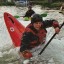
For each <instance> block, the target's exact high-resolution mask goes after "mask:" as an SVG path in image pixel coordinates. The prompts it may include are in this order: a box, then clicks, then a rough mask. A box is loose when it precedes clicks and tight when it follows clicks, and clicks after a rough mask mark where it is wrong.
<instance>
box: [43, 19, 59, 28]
mask: <svg viewBox="0 0 64 64" xmlns="http://www.w3.org/2000/svg"><path fill="white" fill-rule="evenodd" d="M43 25H44V27H45V28H48V27H52V26H53V27H54V28H56V27H59V23H58V21H56V20H45V21H43Z"/></svg>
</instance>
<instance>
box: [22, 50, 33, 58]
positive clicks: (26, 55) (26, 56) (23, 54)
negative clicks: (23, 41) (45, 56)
mask: <svg viewBox="0 0 64 64" xmlns="http://www.w3.org/2000/svg"><path fill="white" fill-rule="evenodd" d="M21 56H23V57H24V58H25V59H29V58H31V57H32V53H31V52H30V51H29V50H25V51H23V52H21Z"/></svg>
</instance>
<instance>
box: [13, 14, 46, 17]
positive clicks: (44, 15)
mask: <svg viewBox="0 0 64 64" xmlns="http://www.w3.org/2000/svg"><path fill="white" fill-rule="evenodd" d="M40 15H41V16H42V17H46V16H47V13H43V14H40ZM14 17H15V18H20V17H24V16H19V15H15V16H14Z"/></svg>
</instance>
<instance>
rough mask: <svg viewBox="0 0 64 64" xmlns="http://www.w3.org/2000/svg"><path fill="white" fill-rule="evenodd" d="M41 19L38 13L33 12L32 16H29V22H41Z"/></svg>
mask: <svg viewBox="0 0 64 64" xmlns="http://www.w3.org/2000/svg"><path fill="white" fill-rule="evenodd" d="M42 21H43V19H42V17H41V16H40V15H39V14H33V16H32V17H31V23H35V22H42Z"/></svg>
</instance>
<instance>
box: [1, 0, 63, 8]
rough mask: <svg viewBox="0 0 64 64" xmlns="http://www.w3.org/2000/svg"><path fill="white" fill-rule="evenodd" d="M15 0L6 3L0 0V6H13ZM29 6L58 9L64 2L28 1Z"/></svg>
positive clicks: (48, 0)
mask: <svg viewBox="0 0 64 64" xmlns="http://www.w3.org/2000/svg"><path fill="white" fill-rule="evenodd" d="M14 1H15V0H11V2H8V0H0V5H6V6H8V5H10V6H14V5H15V3H14ZM28 1H29V3H30V4H32V5H41V6H42V7H44V8H45V7H49V8H59V7H61V5H62V4H63V3H64V0H28Z"/></svg>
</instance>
